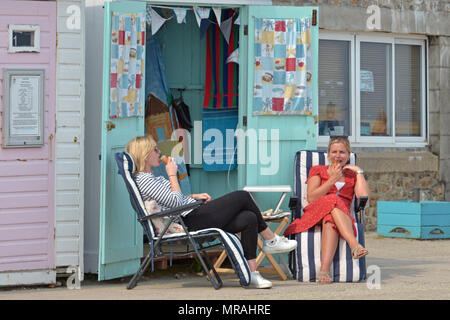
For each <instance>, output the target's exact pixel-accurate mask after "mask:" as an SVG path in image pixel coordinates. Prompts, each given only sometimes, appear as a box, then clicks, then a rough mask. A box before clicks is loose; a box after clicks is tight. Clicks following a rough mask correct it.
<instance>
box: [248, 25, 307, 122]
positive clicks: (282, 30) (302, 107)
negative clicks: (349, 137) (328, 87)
mask: <svg viewBox="0 0 450 320" xmlns="http://www.w3.org/2000/svg"><path fill="white" fill-rule="evenodd" d="M254 67H255V72H254V94H253V114H254V115H276V114H278V115H287V114H303V115H311V114H312V81H311V78H312V76H313V75H312V63H311V19H310V18H304V19H262V18H256V19H255V66H254Z"/></svg>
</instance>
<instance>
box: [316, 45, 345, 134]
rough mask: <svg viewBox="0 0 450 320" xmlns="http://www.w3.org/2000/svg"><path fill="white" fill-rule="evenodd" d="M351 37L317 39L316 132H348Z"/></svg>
mask: <svg viewBox="0 0 450 320" xmlns="http://www.w3.org/2000/svg"><path fill="white" fill-rule="evenodd" d="M350 58H351V57H350V41H338V40H320V41H319V135H321V136H329V135H348V136H350V135H351V122H350V119H351V117H350V116H351V115H350V112H351V105H350Z"/></svg>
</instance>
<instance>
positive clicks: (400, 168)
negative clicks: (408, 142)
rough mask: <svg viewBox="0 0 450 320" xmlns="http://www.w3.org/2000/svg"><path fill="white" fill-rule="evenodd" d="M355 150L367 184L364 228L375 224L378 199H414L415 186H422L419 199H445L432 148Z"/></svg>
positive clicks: (372, 226)
mask: <svg viewBox="0 0 450 320" xmlns="http://www.w3.org/2000/svg"><path fill="white" fill-rule="evenodd" d="M355 151H356V150H355ZM356 153H357V156H358V165H359V166H360V167H361V168H363V169H364V172H365V177H366V180H367V183H368V185H369V188H370V196H369V203H368V206H366V210H365V228H366V230H376V228H377V202H378V201H391V200H408V199H409V200H413V199H414V194H415V191H416V190H415V189H417V188H420V189H421V192H420V194H421V199H422V200H433V201H443V200H444V197H445V183H444V182H443V181H442V180H441V178H440V175H439V169H438V168H439V166H438V165H439V158H438V157H437V156H436V155H434V154H432V153H431V152H376V153H373V152H358V151H356Z"/></svg>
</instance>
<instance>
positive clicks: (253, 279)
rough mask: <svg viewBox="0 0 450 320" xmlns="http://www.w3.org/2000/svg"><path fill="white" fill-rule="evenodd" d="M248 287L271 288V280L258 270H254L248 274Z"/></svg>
mask: <svg viewBox="0 0 450 320" xmlns="http://www.w3.org/2000/svg"><path fill="white" fill-rule="evenodd" d="M248 287H249V288H253V289H270V288H272V282H270V281H269V280H267V279H264V278H263V276H262V275H261V274H260V273H259V271H255V272H252V273H251V275H250V285H249V286H248Z"/></svg>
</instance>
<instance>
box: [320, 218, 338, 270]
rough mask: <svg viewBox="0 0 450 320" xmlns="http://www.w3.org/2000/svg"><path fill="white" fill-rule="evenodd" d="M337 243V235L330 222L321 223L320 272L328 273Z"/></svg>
mask: <svg viewBox="0 0 450 320" xmlns="http://www.w3.org/2000/svg"><path fill="white" fill-rule="evenodd" d="M338 242H339V234H338V233H337V232H336V231H335V230H334V229H333V225H332V224H331V222H326V223H325V222H323V221H322V243H321V246H322V254H321V255H322V256H321V259H322V263H321V266H320V271H325V272H329V271H330V267H331V262H332V261H333V257H334V254H335V252H336V248H337V245H338Z"/></svg>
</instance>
